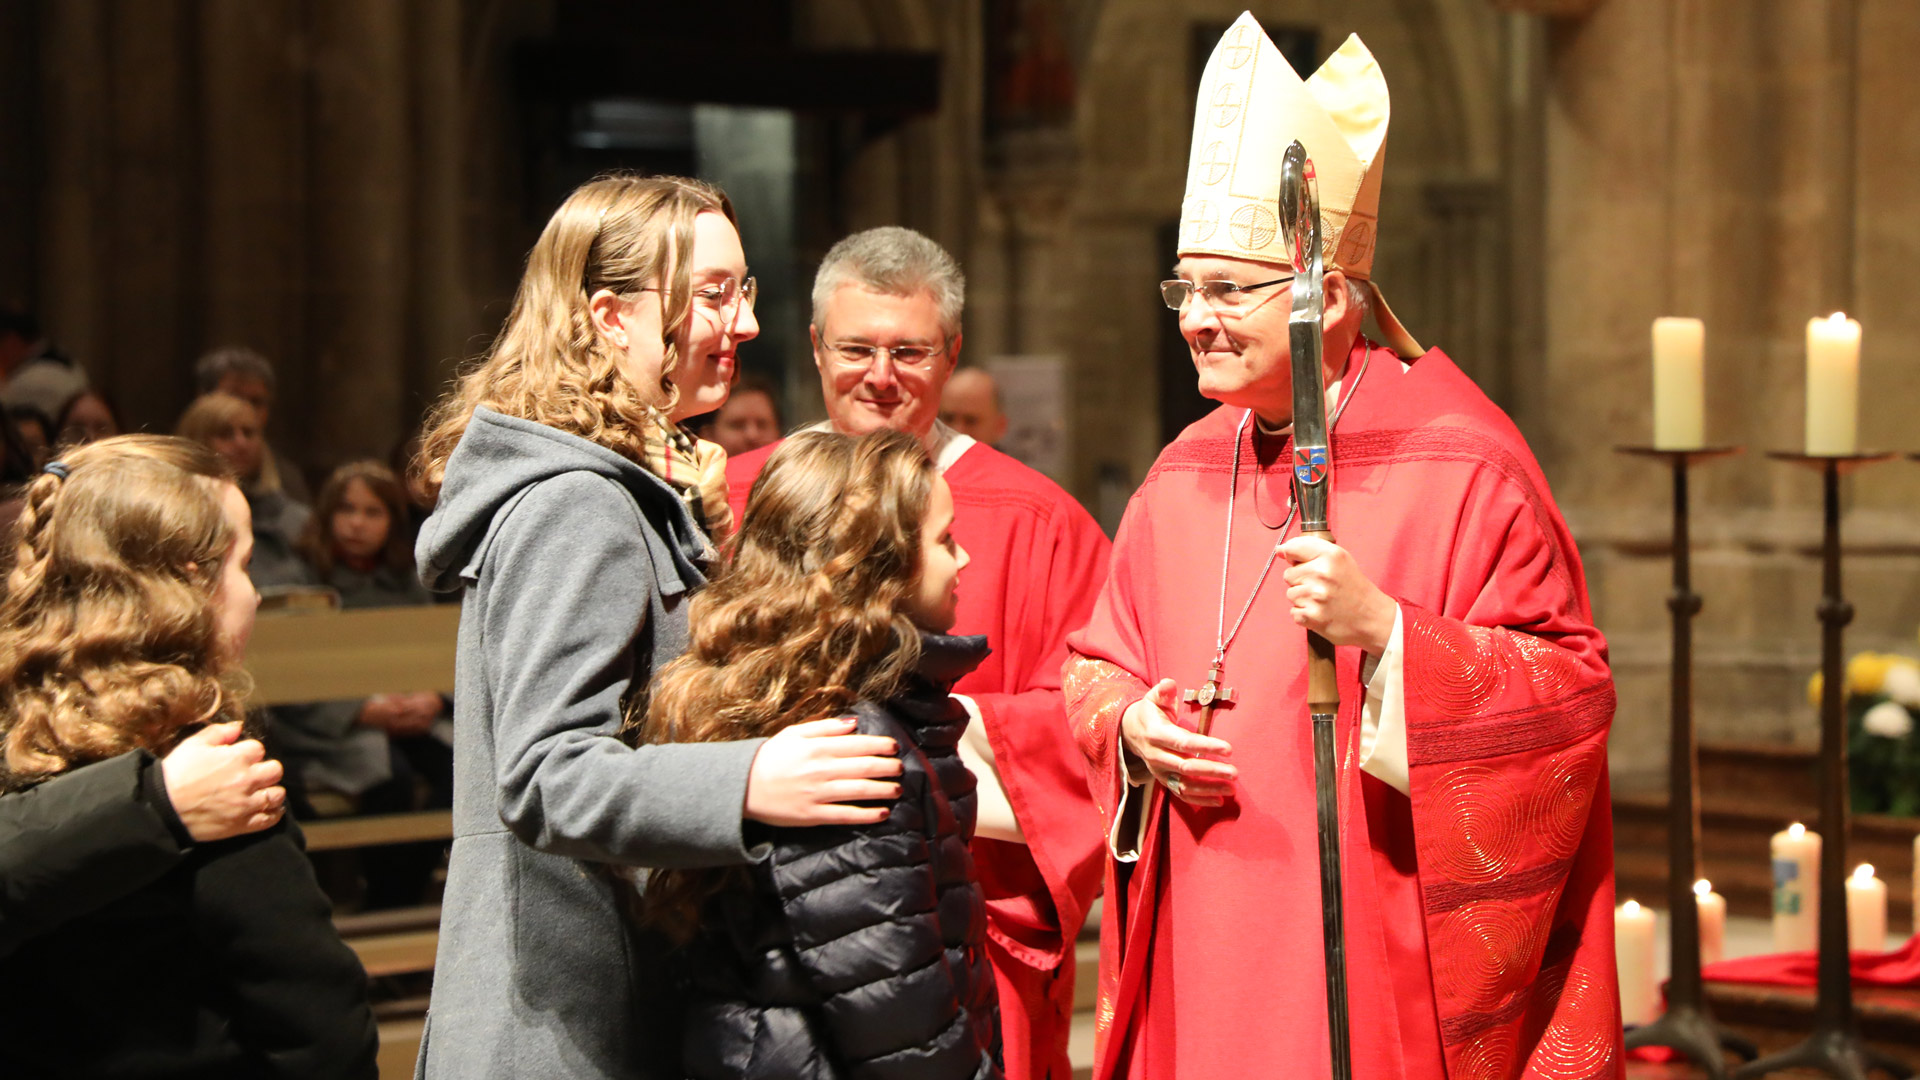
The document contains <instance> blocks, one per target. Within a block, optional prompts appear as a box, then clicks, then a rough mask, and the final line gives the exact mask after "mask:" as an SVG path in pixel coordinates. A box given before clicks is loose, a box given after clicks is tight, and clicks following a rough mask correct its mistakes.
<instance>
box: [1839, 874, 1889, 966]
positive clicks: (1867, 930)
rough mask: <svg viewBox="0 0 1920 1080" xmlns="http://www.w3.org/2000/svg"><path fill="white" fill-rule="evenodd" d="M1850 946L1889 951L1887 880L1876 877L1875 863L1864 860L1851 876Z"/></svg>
mask: <svg viewBox="0 0 1920 1080" xmlns="http://www.w3.org/2000/svg"><path fill="white" fill-rule="evenodd" d="M1847 948H1848V949H1849V950H1851V951H1853V952H1886V951H1887V883H1886V882H1884V881H1881V880H1880V879H1879V878H1877V877H1874V876H1873V864H1872V863H1861V864H1860V865H1859V867H1858V868H1856V869H1855V870H1854V872H1853V876H1852V877H1850V878H1848V879H1847Z"/></svg>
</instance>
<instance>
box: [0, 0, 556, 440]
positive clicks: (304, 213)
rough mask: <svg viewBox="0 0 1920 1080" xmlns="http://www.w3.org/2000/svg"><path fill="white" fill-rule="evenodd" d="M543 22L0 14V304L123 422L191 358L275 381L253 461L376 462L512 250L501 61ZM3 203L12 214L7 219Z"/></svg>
mask: <svg viewBox="0 0 1920 1080" xmlns="http://www.w3.org/2000/svg"><path fill="white" fill-rule="evenodd" d="M543 10H544V5H541V4H531V5H530V4H515V5H498V4H493V5H482V4H477V3H471V2H467V0H409V2H407V3H390V2H388V0H327V2H325V3H318V2H312V0H275V2H256V0H152V2H143V3H138V4H119V3H108V2H106V0H60V2H58V3H54V2H46V0H37V2H28V0H23V2H20V3H14V4H7V5H4V8H3V10H0V39H6V40H8V42H9V53H10V54H13V55H15V58H16V59H18V60H19V61H21V63H20V66H18V67H16V68H13V69H12V70H10V71H9V72H8V79H7V83H6V87H5V89H6V93H7V97H6V108H5V109H0V112H4V113H5V114H7V116H8V117H9V119H8V121H7V122H6V124H5V125H4V126H3V127H0V134H3V135H4V136H5V137H6V138H7V139H8V141H9V149H10V151H13V152H10V153H8V154H6V155H0V194H6V195H18V197H20V198H21V199H22V200H23V201H24V203H25V205H26V206H27V207H28V208H29V209H28V210H27V211H26V212H15V211H14V210H12V209H10V210H8V211H7V212H6V213H5V214H4V216H0V256H3V257H4V261H5V263H6V276H5V277H4V278H3V279H0V290H3V291H0V298H3V299H5V300H7V301H9V302H22V303H26V304H29V305H31V306H33V307H34V308H36V309H37V310H38V311H39V313H40V315H41V317H42V320H43V322H45V323H46V324H47V325H48V326H49V327H50V328H51V329H52V330H53V331H54V332H55V333H56V334H57V336H58V338H59V340H60V341H61V342H62V343H63V344H64V345H66V346H67V347H68V348H69V349H70V350H71V351H72V352H73V353H74V354H75V355H76V356H78V357H80V358H81V359H82V360H83V361H84V362H85V363H86V364H87V366H88V368H89V369H90V370H91V371H92V372H93V373H94V376H95V379H96V381H97V382H98V383H100V384H102V385H105V386H107V387H110V388H111V389H112V392H113V393H114V395H115V397H116V399H117V403H118V404H119V406H120V407H121V409H122V410H123V412H124V413H125V414H126V418H127V420H128V421H129V422H130V423H131V424H133V425H135V426H142V425H144V426H147V427H149V428H150V429H154V430H162V431H164V430H169V429H170V428H171V427H172V424H173V421H174V418H175V417H176V416H177V415H178V414H179V411H180V409H181V408H182V406H184V405H185V403H186V402H187V400H188V399H189V397H190V396H191V394H192V386H191V377H190V373H191V369H192V362H193V360H194V358H195V357H196V356H198V355H199V354H200V353H201V352H202V351H204V350H206V349H208V348H211V347H214V346H218V345H224V344H246V345H250V346H252V347H254V348H257V349H260V350H261V351H262V352H264V353H265V354H266V355H267V356H268V357H270V358H271V359H272V360H273V361H274V362H275V364H276V366H277V368H278V371H279V374H280V378H281V384H282V385H281V387H280V403H281V404H280V407H279V408H278V409H277V410H276V414H275V417H274V423H273V428H274V430H273V432H272V435H273V437H274V440H275V442H277V443H279V444H281V445H285V446H287V447H290V448H292V449H294V450H295V451H296V452H297V453H298V454H299V456H300V458H301V459H302V460H303V462H304V463H305V464H307V465H308V466H309V467H310V468H315V469H319V468H325V467H327V466H331V465H333V464H338V463H340V462H342V461H345V460H348V459H350V458H354V457H362V456H373V457H379V458H385V457H386V456H387V455H388V453H389V452H390V451H391V450H392V448H393V447H394V446H395V444H397V443H398V442H399V441H400V440H401V439H402V438H403V437H404V436H405V435H406V434H407V432H408V429H409V427H410V425H411V424H412V422H413V419H414V417H415V416H416V415H417V414H418V412H419V411H420V409H421V408H422V406H423V405H424V403H425V402H427V401H428V400H430V399H431V398H432V397H433V396H435V395H436V394H437V393H438V392H439V390H440V388H441V386H442V385H443V383H444V381H445V379H446V376H447V375H448V374H449V372H450V371H451V368H452V366H453V365H454V364H455V363H456V362H457V361H458V360H460V359H461V358H464V357H467V356H471V355H473V354H474V353H475V352H477V351H478V350H479V349H480V348H481V347H482V346H484V344H485V342H486V340H487V338H488V337H489V336H490V335H491V332H492V330H493V329H494V327H495V326H496V325H497V322H498V319H499V317H500V315H501V314H503V313H504V303H503V301H502V298H503V297H504V296H506V295H510V293H511V290H512V287H513V282H514V280H515V278H516V277H517V275H518V264H519V261H520V259H521V257H522V255H523V254H524V252H525V250H526V246H527V244H528V243H529V242H530V241H531V239H532V237H531V235H530V234H529V233H528V232H527V230H526V228H525V226H524V225H522V224H521V223H520V222H519V221H518V220H517V213H516V209H517V202H516V200H515V199H514V198H513V185H514V183H515V181H516V180H517V179H518V176H519V172H518V170H517V169H516V168H515V167H514V166H513V164H512V162H513V158H512V156H511V152H510V150H509V149H508V148H509V147H510V145H511V131H512V124H513V122H514V115H513V112H512V109H511V107H510V103H509V102H508V101H507V100H506V99H507V96H508V95H507V92H506V87H507V79H506V65H505V55H504V49H505V48H506V47H507V45H508V43H510V41H511V40H512V37H513V35H514V34H515V33H516V32H518V31H520V30H522V29H524V26H525V25H526V24H528V23H531V24H532V25H535V26H537V25H538V24H539V22H540V19H541V17H542V12H543ZM15 205H18V204H15Z"/></svg>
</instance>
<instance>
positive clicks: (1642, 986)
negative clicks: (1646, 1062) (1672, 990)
mask: <svg viewBox="0 0 1920 1080" xmlns="http://www.w3.org/2000/svg"><path fill="white" fill-rule="evenodd" d="M1613 952H1614V961H1615V963H1617V964H1618V965H1619V968H1620V1020H1621V1022H1622V1023H1626V1024H1646V1023H1651V1022H1652V1021H1653V1019H1654V1017H1655V1016H1656V1015H1657V1014H1658V1012H1659V1009H1660V983H1659V981H1658V980H1657V979H1655V978H1654V974H1653V912H1652V911H1650V910H1648V909H1646V908H1643V907H1641V906H1640V905H1639V903H1638V902H1636V901H1633V900H1629V901H1627V902H1626V903H1624V904H1621V905H1620V908H1619V910H1617V911H1615V912H1614V913H1613Z"/></svg>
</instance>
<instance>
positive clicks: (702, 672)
mask: <svg viewBox="0 0 1920 1080" xmlns="http://www.w3.org/2000/svg"><path fill="white" fill-rule="evenodd" d="M933 482H934V472H933V465H932V463H931V462H930V461H928V459H927V454H926V450H925V449H924V448H922V447H921V445H920V442H919V440H917V439H915V438H913V437H912V436H910V435H906V434H903V433H901V432H898V431H891V430H884V429H883V430H881V431H877V432H874V433H872V434H870V435H865V436H861V437H858V438H856V437H854V436H851V435H840V434H835V433H832V432H803V433H801V434H799V435H795V436H793V437H792V438H790V439H788V440H787V441H786V442H785V443H783V444H781V447H780V449H779V450H777V451H775V452H774V454H773V456H772V457H770V458H768V459H767V465H766V468H765V469H764V470H763V471H762V472H761V473H760V478H759V479H758V480H756V481H755V482H754V485H753V491H752V493H751V494H750V495H749V496H748V499H747V509H746V515H745V517H744V518H743V519H742V521H741V523H740V531H739V532H738V533H736V534H735V535H734V537H733V539H732V540H731V541H730V544H731V548H732V551H731V554H732V558H731V560H730V561H729V562H728V564H727V566H726V568H725V569H724V570H722V571H721V572H720V573H719V574H718V575H717V576H715V577H714V579H713V581H712V583H711V584H709V585H708V586H707V587H706V589H705V590H703V591H702V592H701V593H700V594H699V595H698V596H696V597H694V600H693V603H692V605H691V606H690V608H689V614H688V618H689V621H690V626H689V631H690V637H691V641H690V643H689V645H688V648H687V651H686V653H685V654H683V655H682V656H681V657H680V658H679V659H677V660H675V661H674V662H673V663H671V664H669V665H667V666H666V667H665V668H663V669H661V672H660V674H659V676H658V677H657V678H656V679H655V680H654V683H653V686H652V689H651V690H650V691H649V693H648V696H647V700H646V702H645V711H644V714H643V715H641V716H637V717H635V718H634V719H633V720H631V721H629V724H628V737H629V738H630V739H631V740H633V741H637V742H648V743H665V742H724V741H729V740H734V739H751V738H756V737H759V736H765V735H772V734H773V733H774V732H777V731H779V730H780V729H782V728H784V727H786V726H788V725H789V724H795V723H798V722H800V721H803V720H812V719H818V718H820V717H823V716H833V715H836V714H839V713H842V712H844V711H846V709H847V708H848V707H849V706H851V705H852V704H853V703H854V702H856V701H859V700H861V699H866V700H870V701H883V700H885V699H887V698H889V697H892V696H893V695H894V694H895V693H896V692H898V690H899V688H900V686H901V685H902V683H903V682H904V681H905V679H906V678H907V676H908V675H909V674H910V673H911V672H912V671H913V670H914V666H915V665H916V664H918V663H919V660H920V631H919V630H918V628H917V627H915V625H914V623H913V620H912V619H911V618H910V617H909V616H908V615H907V608H908V606H909V605H910V604H911V601H912V598H913V596H914V594H915V590H916V588H917V587H918V582H919V578H920V563H921V559H920V542H921V537H920V529H921V522H922V520H923V519H924V518H925V516H926V512H927V503H928V499H929V497H930V495H931V493H932V491H933ZM737 877H738V875H737V874H732V873H730V872H728V871H722V870H664V871H655V872H654V873H653V874H651V875H650V876H649V877H648V878H647V885H646V895H645V899H644V901H643V910H644V913H645V916H646V918H647V919H649V920H650V921H652V922H654V923H656V924H658V925H660V926H661V927H663V928H664V929H666V930H667V931H668V932H670V933H672V934H673V935H675V936H677V937H680V938H683V939H684V938H685V937H687V936H689V935H691V933H692V931H693V929H694V928H695V926H697V925H698V922H699V917H700V909H701V907H702V905H703V904H704V903H705V902H706V900H707V898H709V897H711V896H712V895H714V894H715V893H717V892H719V891H720V890H721V889H723V888H726V887H727V885H728V883H729V882H730V881H735V880H737Z"/></svg>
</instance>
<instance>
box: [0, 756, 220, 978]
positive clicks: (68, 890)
mask: <svg viewBox="0 0 1920 1080" xmlns="http://www.w3.org/2000/svg"><path fill="white" fill-rule="evenodd" d="M192 844H193V838H192V837H191V836H189V835H188V834H187V830H186V827H185V826H184V825H182V824H181V823H180V818H179V816H178V815H176V814H175V813H174V812H173V804H172V803H171V802H169V801H168V799H167V787H166V779H165V777H164V776H163V775H162V774H161V772H160V763H159V762H158V761H155V760H154V758H153V756H152V755H150V754H148V753H146V752H145V751H139V750H136V751H132V752H129V753H125V754H121V755H120V756H119V757H116V758H109V759H108V760H106V761H101V762H96V763H94V764H92V765H86V766H82V767H81V768H78V769H75V770H73V771H72V772H69V773H65V774H63V775H61V776H59V777H56V778H54V779H52V780H49V781H47V782H46V783H44V784H40V785H38V786H35V787H30V788H27V789H26V790H24V791H15V792H11V793H9V794H6V795H0V959H4V958H5V957H6V956H7V955H8V954H10V953H12V952H13V950H15V949H16V948H19V947H20V944H21V942H23V941H26V940H28V939H29V938H32V937H34V936H35V935H37V934H41V933H44V932H46V931H47V930H49V929H51V928H53V927H55V926H58V925H59V924H61V923H63V922H65V921H67V920H68V919H72V918H75V917H77V916H81V915H85V914H87V913H88V912H91V911H94V910H97V909H98V908H100V907H101V906H103V905H105V904H107V903H110V902H111V901H114V900H118V899H120V898H121V897H124V896H126V895H127V894H129V893H131V892H133V891H134V890H135V889H138V888H140V887H141V886H143V885H146V884H148V883H150V882H152V881H153V880H154V879H155V878H157V877H159V876H160V875H161V874H164V873H166V872H167V871H168V870H171V869H173V868H174V867H175V866H177V865H179V863H180V861H181V860H182V859H183V858H185V857H186V851H187V848H189V847H191V846H192Z"/></svg>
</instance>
